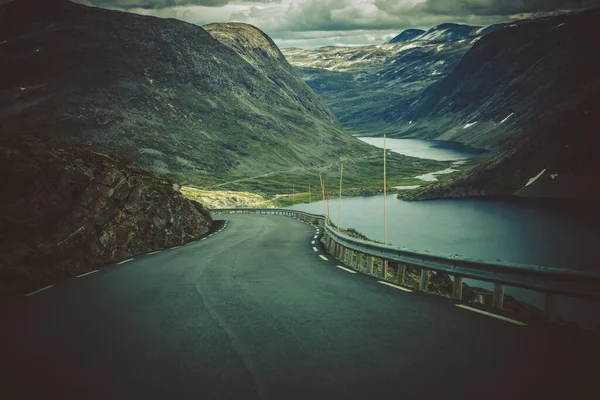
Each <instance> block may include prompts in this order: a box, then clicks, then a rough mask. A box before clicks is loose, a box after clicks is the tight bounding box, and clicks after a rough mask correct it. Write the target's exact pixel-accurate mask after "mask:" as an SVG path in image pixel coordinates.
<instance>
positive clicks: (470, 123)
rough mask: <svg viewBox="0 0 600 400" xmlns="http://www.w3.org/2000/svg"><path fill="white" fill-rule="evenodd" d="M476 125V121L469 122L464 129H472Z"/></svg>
mask: <svg viewBox="0 0 600 400" xmlns="http://www.w3.org/2000/svg"><path fill="white" fill-rule="evenodd" d="M476 124H477V121H475V122H469V123H468V124H466V125H465V127H464V128H463V129H468V128H470V127H472V126H473V125H476Z"/></svg>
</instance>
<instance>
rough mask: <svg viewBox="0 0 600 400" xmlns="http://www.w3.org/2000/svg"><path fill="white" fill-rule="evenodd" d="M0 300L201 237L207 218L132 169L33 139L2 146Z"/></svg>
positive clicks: (160, 181)
mask: <svg viewBox="0 0 600 400" xmlns="http://www.w3.org/2000/svg"><path fill="white" fill-rule="evenodd" d="M0 176H2V177H3V187H4V189H3V190H4V192H3V195H2V196H1V197H0V293H14V292H18V291H22V290H29V289H32V288H36V287H40V286H42V285H44V284H47V283H49V282H52V281H53V280H55V279H57V278H60V277H63V276H69V275H76V274H79V273H81V272H84V271H88V270H90V269H93V268H95V267H98V266H100V265H103V264H106V263H110V262H114V261H117V260H119V259H123V258H126V257H128V256H133V255H136V254H139V253H144V252H148V251H152V250H157V249H161V248H165V247H170V246H174V245H179V244H182V243H184V242H186V241H189V240H191V239H193V238H198V237H200V236H202V235H204V234H206V233H207V232H208V231H209V229H210V226H211V223H212V220H211V217H210V214H209V213H208V211H207V210H205V209H204V208H203V207H202V205H201V204H199V203H196V202H193V201H190V200H187V199H185V198H183V196H182V195H181V193H179V192H178V191H175V190H173V182H171V181H168V180H167V179H164V178H159V177H157V176H155V175H153V174H151V173H148V172H146V171H144V170H142V169H140V168H138V167H136V166H134V165H132V164H129V163H126V162H123V161H121V160H119V159H116V158H113V157H109V156H106V155H103V154H98V153H93V152H90V151H85V150H81V149H78V148H76V147H73V146H65V145H61V144H58V143H53V142H49V141H46V140H44V141H41V140H39V139H37V138H34V137H21V138H12V139H8V140H7V138H3V140H2V141H0Z"/></svg>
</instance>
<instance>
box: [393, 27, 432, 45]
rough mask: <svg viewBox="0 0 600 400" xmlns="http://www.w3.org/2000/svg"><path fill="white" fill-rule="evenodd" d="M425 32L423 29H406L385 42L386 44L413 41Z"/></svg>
mask: <svg viewBox="0 0 600 400" xmlns="http://www.w3.org/2000/svg"><path fill="white" fill-rule="evenodd" d="M424 33H425V31H424V30H422V29H405V30H404V31H402V33H400V34H399V35H398V36H396V37H394V38H393V39H390V40H388V41H387V42H385V44H394V43H403V42H412V41H413V40H415V39H416V38H417V37H419V36H421V35H422V34H424Z"/></svg>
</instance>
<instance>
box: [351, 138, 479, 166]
mask: <svg viewBox="0 0 600 400" xmlns="http://www.w3.org/2000/svg"><path fill="white" fill-rule="evenodd" d="M357 139H359V140H361V141H363V142H365V143H368V144H370V145H373V146H376V147H379V148H383V138H376V137H357ZM386 148H387V149H388V150H389V151H392V152H394V153H398V154H403V155H405V156H411V157H418V158H424V159H427V160H436V161H459V160H465V159H468V158H473V157H476V156H478V155H481V154H483V153H485V152H486V151H485V150H482V149H477V148H474V147H470V146H467V145H464V144H461V143H457V142H448V141H443V140H419V139H390V138H388V139H386Z"/></svg>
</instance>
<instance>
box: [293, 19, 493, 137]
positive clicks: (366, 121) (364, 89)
mask: <svg viewBox="0 0 600 400" xmlns="http://www.w3.org/2000/svg"><path fill="white" fill-rule="evenodd" d="M504 27H505V24H497V25H491V26H488V27H481V26H470V25H460V24H451V23H447V24H441V25H438V26H435V27H433V28H431V29H429V30H428V31H423V30H420V29H407V30H405V31H403V32H402V33H400V34H399V35H398V36H396V37H395V38H393V39H391V40H390V41H388V42H387V43H385V44H384V45H375V46H363V47H322V48H317V49H295V48H290V49H283V53H284V54H285V56H286V58H287V59H288V61H289V62H290V63H291V64H292V65H293V66H294V67H296V69H297V70H298V72H299V73H300V75H301V76H302V79H304V80H305V81H306V83H308V85H309V86H310V87H311V88H312V89H313V90H314V91H315V92H317V93H318V94H319V95H321V96H322V97H323V98H324V99H325V101H326V102H327V104H328V105H329V107H330V108H331V110H332V111H333V112H334V114H335V115H336V116H337V118H338V119H339V121H340V122H341V124H342V125H343V126H344V128H346V129H348V130H350V131H353V132H357V133H360V134H364V135H383V134H384V133H387V134H392V135H393V134H397V133H398V131H401V132H404V127H403V126H402V125H403V124H404V122H402V124H400V125H399V124H398V123H397V122H398V120H399V119H400V118H402V117H404V116H405V114H406V112H407V111H408V109H409V107H411V106H412V104H413V103H415V102H417V101H418V100H419V98H420V97H421V95H422V93H423V92H424V90H425V89H426V88H428V87H429V86H431V85H432V84H434V83H437V82H438V81H440V80H441V79H442V78H444V77H445V76H446V75H448V74H449V73H451V72H452V71H453V70H454V68H455V67H456V65H457V64H458V62H459V61H460V60H461V58H462V57H463V56H464V55H465V54H466V53H467V52H468V51H469V50H470V49H471V47H472V46H473V45H474V44H475V43H476V42H477V41H478V40H479V39H481V37H482V36H484V35H487V34H489V33H492V32H495V31H497V30H500V29H502V28H504ZM405 122H406V123H408V124H411V123H410V120H407V121H405ZM409 128H412V127H407V129H409Z"/></svg>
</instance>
